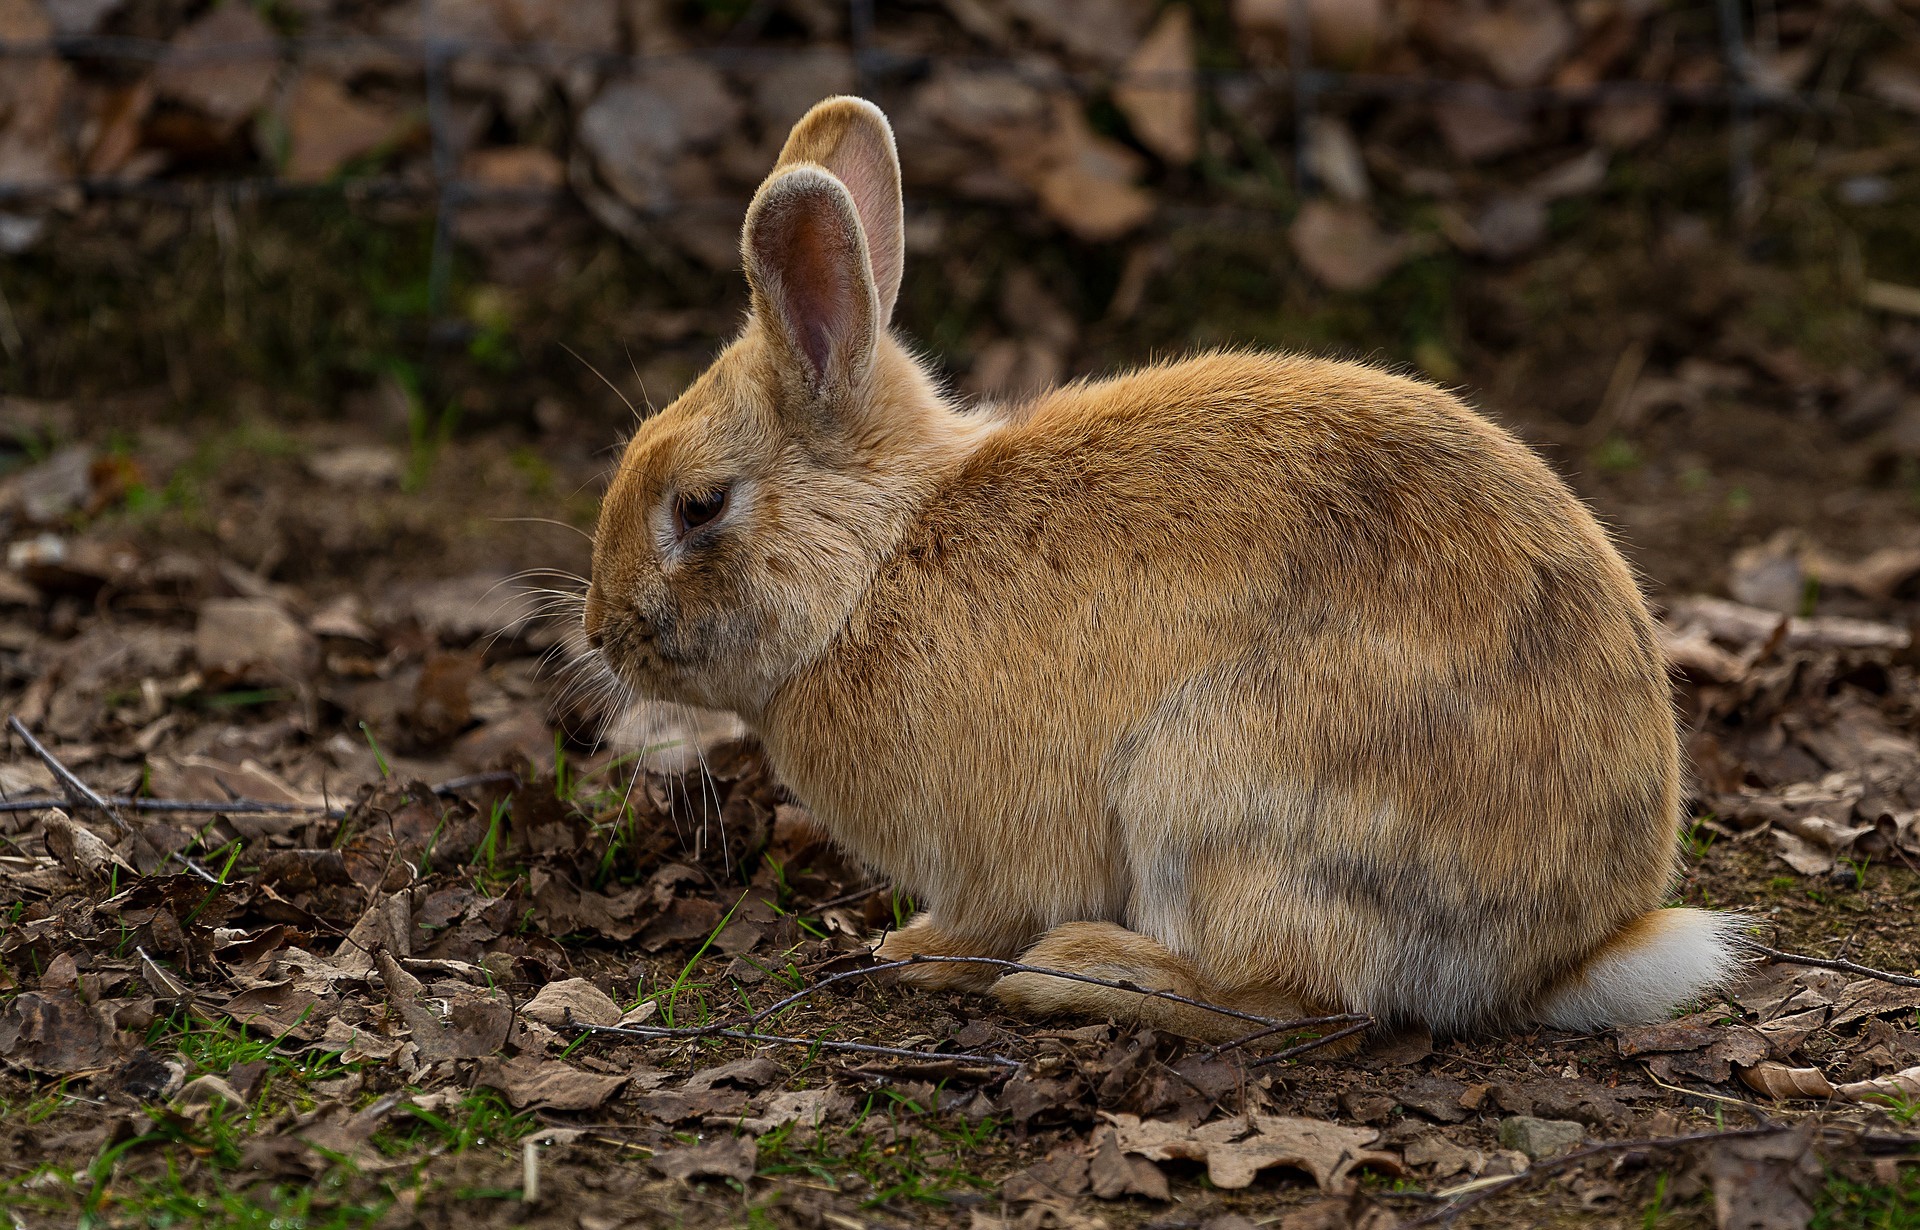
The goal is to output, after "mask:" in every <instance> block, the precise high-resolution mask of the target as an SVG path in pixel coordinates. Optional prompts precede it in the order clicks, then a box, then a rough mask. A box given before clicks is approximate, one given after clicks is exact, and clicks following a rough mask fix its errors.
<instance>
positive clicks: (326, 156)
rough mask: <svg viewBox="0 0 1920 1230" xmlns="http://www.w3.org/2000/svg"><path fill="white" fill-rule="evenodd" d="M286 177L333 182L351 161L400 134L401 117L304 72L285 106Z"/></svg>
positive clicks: (327, 79) (333, 83)
mask: <svg viewBox="0 0 1920 1230" xmlns="http://www.w3.org/2000/svg"><path fill="white" fill-rule="evenodd" d="M286 123H287V140H288V152H287V166H286V175H287V178H288V179H291V180H293V181H294V182H295V183H304V184H316V183H321V182H323V181H325V180H328V179H331V178H333V177H334V175H336V174H338V173H339V171H340V168H341V167H343V166H345V165H346V164H347V163H349V162H351V161H353V160H354V159H355V158H361V157H364V156H366V155H367V154H371V153H373V152H374V151H375V150H378V149H379V148H380V147H381V146H383V145H386V144H389V143H390V142H393V141H395V140H397V139H398V138H399V137H400V136H402V135H403V132H402V123H403V120H402V117H401V116H400V115H398V114H396V113H395V112H392V111H389V110H388V109H386V108H385V107H380V106H375V105H374V104H372V103H369V102H363V101H361V100H360V99H357V98H355V97H353V96H352V95H351V94H348V93H347V91H346V89H345V88H344V87H343V86H341V84H340V83H339V82H337V81H334V80H333V79H331V78H329V77H322V76H320V75H319V74H318V73H304V74H302V75H301V77H300V79H299V80H298V81H296V82H295V83H294V85H293V88H292V89H291V90H290V91H289V92H288V96H287V103H286Z"/></svg>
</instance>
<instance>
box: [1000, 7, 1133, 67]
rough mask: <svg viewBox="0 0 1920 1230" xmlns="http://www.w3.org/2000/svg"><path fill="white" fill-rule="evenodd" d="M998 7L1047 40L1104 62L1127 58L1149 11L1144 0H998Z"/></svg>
mask: <svg viewBox="0 0 1920 1230" xmlns="http://www.w3.org/2000/svg"><path fill="white" fill-rule="evenodd" d="M998 7H1001V8H1004V9H1005V10H1007V11H1008V12H1011V13H1012V14H1013V15H1014V16H1016V17H1018V18H1019V19H1020V20H1021V21H1023V22H1025V23H1026V24H1027V25H1028V26H1029V27H1030V28H1031V29H1032V30H1033V32H1034V33H1035V34H1038V35H1039V36H1040V37H1041V38H1043V39H1045V40H1047V41H1048V42H1050V43H1054V44H1056V45H1058V46H1060V47H1063V48H1065V49H1066V50H1067V51H1068V52H1070V53H1072V54H1073V55H1076V56H1081V57H1084V58H1085V59H1088V60H1093V61H1095V62H1097V63H1100V64H1107V65H1115V64H1119V63H1121V62H1122V61H1124V60H1125V59H1126V58H1127V53H1128V52H1130V51H1132V50H1133V48H1134V45H1135V43H1136V41H1137V40H1138V39H1139V37H1140V30H1141V28H1142V27H1144V26H1145V25H1146V19H1147V15H1148V14H1149V13H1150V12H1151V11H1152V6H1151V4H1149V3H1146V2H1145V0H1000V4H999V5H998Z"/></svg>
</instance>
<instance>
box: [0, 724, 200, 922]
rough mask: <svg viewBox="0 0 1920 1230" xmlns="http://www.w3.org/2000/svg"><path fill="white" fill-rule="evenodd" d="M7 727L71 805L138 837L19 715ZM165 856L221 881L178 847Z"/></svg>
mask: <svg viewBox="0 0 1920 1230" xmlns="http://www.w3.org/2000/svg"><path fill="white" fill-rule="evenodd" d="M7 729H9V730H11V731H12V732H13V733H14V734H16V735H18V736H20V739H21V741H22V742H24V743H25V744H26V745H27V750H28V751H30V752H32V753H33V754H34V755H35V756H38V757H39V758H40V762H41V763H42V764H44V765H46V766H47V770H48V771H49V772H51V773H52V774H53V776H54V780H55V781H57V782H59V783H60V788H61V789H62V790H64V791H65V792H66V794H67V803H68V805H69V806H72V807H74V808H90V809H91V810H93V811H97V812H99V813H100V814H101V815H103V816H105V817H106V818H107V819H109V820H111V821H113V824H114V827H115V828H117V829H119V830H120V832H121V833H122V834H124V835H125V836H127V837H129V838H133V837H137V836H138V835H137V834H136V833H135V832H134V828H133V826H132V825H131V824H128V823H127V818H126V817H125V816H122V815H121V814H120V813H119V811H118V810H117V809H116V808H115V807H114V806H113V804H112V803H110V802H108V801H107V800H106V799H104V798H102V797H101V796H100V794H99V793H98V792H97V791H95V790H94V788H93V787H92V786H89V785H87V783H85V782H83V781H81V780H80V779H79V778H78V777H76V776H75V775H74V772H73V770H72V769H69V768H67V766H66V765H64V764H61V763H60V758H59V757H58V756H55V755H54V754H53V753H52V752H50V751H48V750H47V749H46V747H45V746H44V745H43V744H42V743H41V742H40V740H38V739H36V738H34V737H33V732H32V731H30V730H28V729H27V726H26V723H24V722H22V721H21V720H20V718H19V717H18V715H14V716H10V717H8V718H7ZM166 857H167V858H170V859H173V860H174V861H175V862H177V863H179V864H180V865H181V866H182V867H185V868H186V869H187V870H188V871H191V872H192V873H193V874H194V875H197V876H199V877H200V878H201V879H203V880H205V881H206V882H207V883H209V884H218V883H220V877H219V876H216V875H214V874H213V873H212V872H211V871H208V870H207V869H206V868H205V867H202V866H201V865H200V864H199V863H196V862H194V861H193V860H192V859H190V858H188V857H187V856H186V855H184V854H182V853H180V852H179V851H178V850H169V851H167V852H166Z"/></svg>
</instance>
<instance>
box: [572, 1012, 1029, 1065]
mask: <svg viewBox="0 0 1920 1230" xmlns="http://www.w3.org/2000/svg"><path fill="white" fill-rule="evenodd" d="M562 1028H565V1026H563V1027H562ZM572 1028H574V1029H576V1030H578V1031H580V1032H582V1033H593V1034H617V1035H620V1036H623V1037H628V1038H646V1039H649V1040H652V1041H659V1040H661V1039H674V1040H681V1041H686V1040H698V1039H701V1038H729V1039H733V1040H735V1041H739V1042H758V1043H762V1044H764V1045H768V1046H806V1047H819V1048H820V1049H822V1050H828V1051H852V1052H855V1053H857V1054H861V1055H891V1056H894V1057H895V1058H900V1059H933V1060H939V1061H942V1062H946V1063H977V1064H985V1065H987V1066H989V1067H995V1068H1009V1069H1011V1068H1018V1067H1020V1066H1021V1062H1020V1060H1018V1059H1008V1058H1007V1057H1006V1056H1004V1055H969V1054H955V1053H950V1052H946V1051H928V1050H916V1049H914V1048H912V1047H904V1046H876V1045H874V1044H872V1043H869V1042H837V1041H834V1040H833V1039H831V1038H788V1037H785V1036H783V1035H780V1034H763V1033H755V1032H753V1031H751V1030H745V1029H726V1028H723V1027H721V1026H717V1025H695V1026H689V1027H687V1028H684V1029H681V1028H674V1027H672V1026H665V1025H661V1026H654V1025H588V1024H585V1023H583V1022H580V1021H575V1022H573V1024H572Z"/></svg>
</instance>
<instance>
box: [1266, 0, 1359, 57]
mask: <svg viewBox="0 0 1920 1230" xmlns="http://www.w3.org/2000/svg"><path fill="white" fill-rule="evenodd" d="M1296 3H1297V0H1233V21H1234V24H1235V25H1236V26H1238V27H1239V29H1240V31H1241V33H1242V34H1243V35H1245V36H1247V37H1248V38H1250V39H1252V40H1254V41H1255V42H1256V43H1260V42H1266V43H1279V42H1284V41H1285V40H1286V39H1287V37H1288V32H1289V30H1290V28H1291V26H1292V23H1293V13H1294V5H1295V4H1296ZM1307 23H1308V25H1309V26H1311V27H1312V31H1313V58H1314V59H1315V60H1317V61H1318V62H1320V63H1322V64H1335V65H1340V66H1342V67H1353V66H1355V65H1358V64H1360V63H1361V62H1362V61H1364V60H1365V59H1366V58H1367V57H1368V56H1369V55H1371V54H1372V53H1373V50H1374V48H1375V47H1377V46H1379V45H1380V43H1381V41H1382V40H1383V39H1384V38H1385V36H1386V32H1387V27H1388V21H1387V5H1386V4H1385V3H1384V0H1307Z"/></svg>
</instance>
